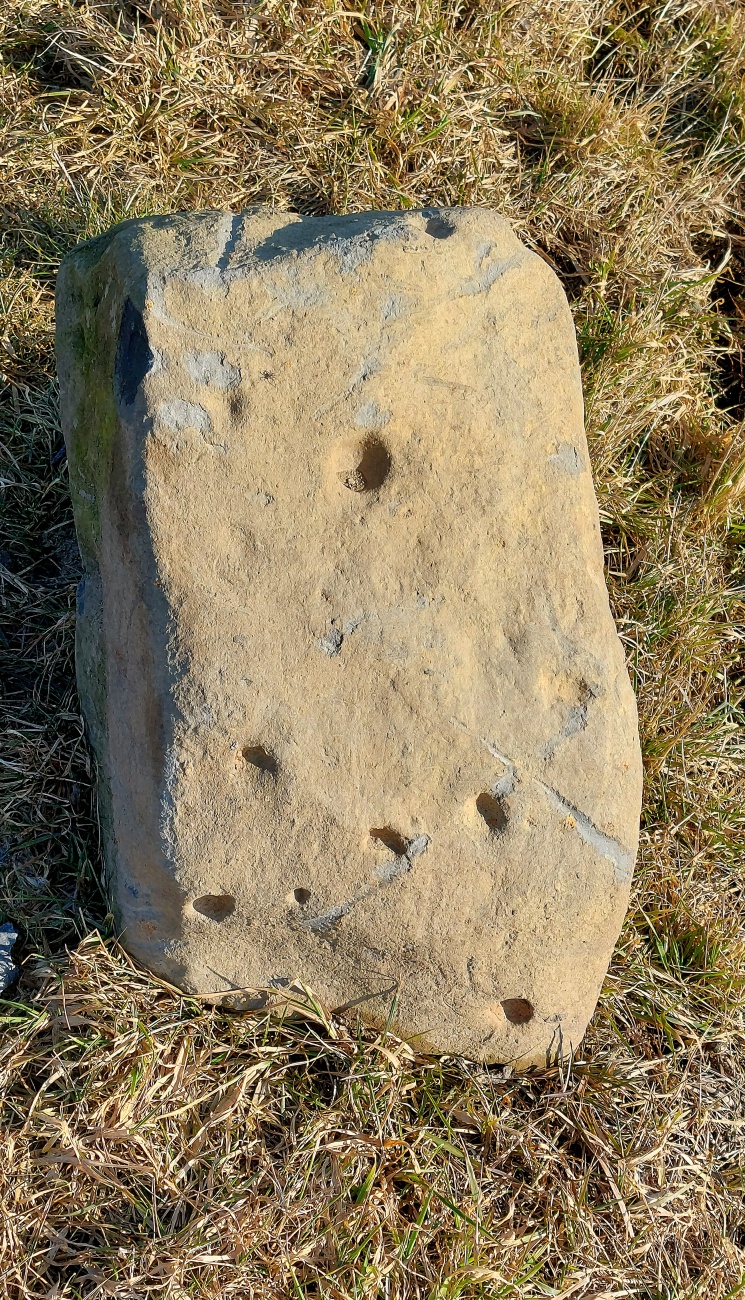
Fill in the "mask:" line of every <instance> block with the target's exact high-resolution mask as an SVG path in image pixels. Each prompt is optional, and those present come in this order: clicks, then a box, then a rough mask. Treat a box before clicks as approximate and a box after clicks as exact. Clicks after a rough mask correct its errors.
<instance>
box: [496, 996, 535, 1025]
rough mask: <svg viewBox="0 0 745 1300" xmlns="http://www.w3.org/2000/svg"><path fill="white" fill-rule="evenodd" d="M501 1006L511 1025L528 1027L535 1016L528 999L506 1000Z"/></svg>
mask: <svg viewBox="0 0 745 1300" xmlns="http://www.w3.org/2000/svg"><path fill="white" fill-rule="evenodd" d="M500 1006H501V1008H502V1010H503V1011H504V1014H505V1015H506V1017H507V1019H508V1020H509V1022H510V1024H511V1025H527V1023H528V1021H529V1020H532V1019H533V1016H534V1014H535V1013H534V1011H533V1007H532V1005H531V1003H530V1002H528V999H527V998H505V999H504V1002H502V1003H500Z"/></svg>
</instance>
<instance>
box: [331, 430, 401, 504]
mask: <svg viewBox="0 0 745 1300" xmlns="http://www.w3.org/2000/svg"><path fill="white" fill-rule="evenodd" d="M353 460H354V463H353V464H351V465H350V466H349V468H348V469H344V470H342V472H341V474H340V475H339V477H340V478H341V481H342V483H343V484H344V486H345V487H346V488H349V490H350V492H372V491H374V489H375V488H379V487H380V486H381V484H382V483H384V482H385V480H386V478H387V477H388V473H389V471H390V468H391V457H390V453H389V451H388V448H387V447H386V445H385V443H384V442H383V440H382V439H381V438H375V437H372V436H371V437H369V438H364V439H363V440H362V442H361V443H360V445H359V447H358V448H357V451H356V454H355V455H354V457H353Z"/></svg>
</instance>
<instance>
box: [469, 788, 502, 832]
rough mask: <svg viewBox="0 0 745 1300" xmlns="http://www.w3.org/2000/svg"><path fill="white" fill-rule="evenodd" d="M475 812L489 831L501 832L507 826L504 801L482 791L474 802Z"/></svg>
mask: <svg viewBox="0 0 745 1300" xmlns="http://www.w3.org/2000/svg"><path fill="white" fill-rule="evenodd" d="M476 811H477V812H478V813H479V815H480V816H481V817H483V819H484V821H485V822H486V824H487V826H488V827H489V830H490V831H503V830H504V828H505V827H506V825H507V811H506V809H505V806H504V800H502V799H498V798H497V796H496V795H493V794H489V793H488V792H487V791H484V793H483V794H480V795H479V796H478V798H477V800H476Z"/></svg>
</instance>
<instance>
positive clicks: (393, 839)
mask: <svg viewBox="0 0 745 1300" xmlns="http://www.w3.org/2000/svg"><path fill="white" fill-rule="evenodd" d="M370 839H371V840H377V842H378V844H383V845H385V847H386V848H387V849H390V851H391V853H395V855H396V857H397V858H401V857H403V855H404V853H405V852H406V850H407V848H408V845H409V841H408V840H405V839H404V837H403V835H399V833H398V831H394V829H393V827H392V826H374V827H373V828H372V830H371V831H370Z"/></svg>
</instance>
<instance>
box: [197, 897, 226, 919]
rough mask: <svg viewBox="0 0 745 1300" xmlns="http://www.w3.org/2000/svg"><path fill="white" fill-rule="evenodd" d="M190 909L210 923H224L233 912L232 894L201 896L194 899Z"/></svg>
mask: <svg viewBox="0 0 745 1300" xmlns="http://www.w3.org/2000/svg"><path fill="white" fill-rule="evenodd" d="M192 907H193V908H194V911H195V912H199V915H200V916H206V917H208V918H209V920H210V921H224V920H225V918H226V917H228V916H232V914H233V912H234V911H235V899H234V898H233V896H232V894H202V897H201V898H195V899H194V902H193V903H192Z"/></svg>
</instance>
